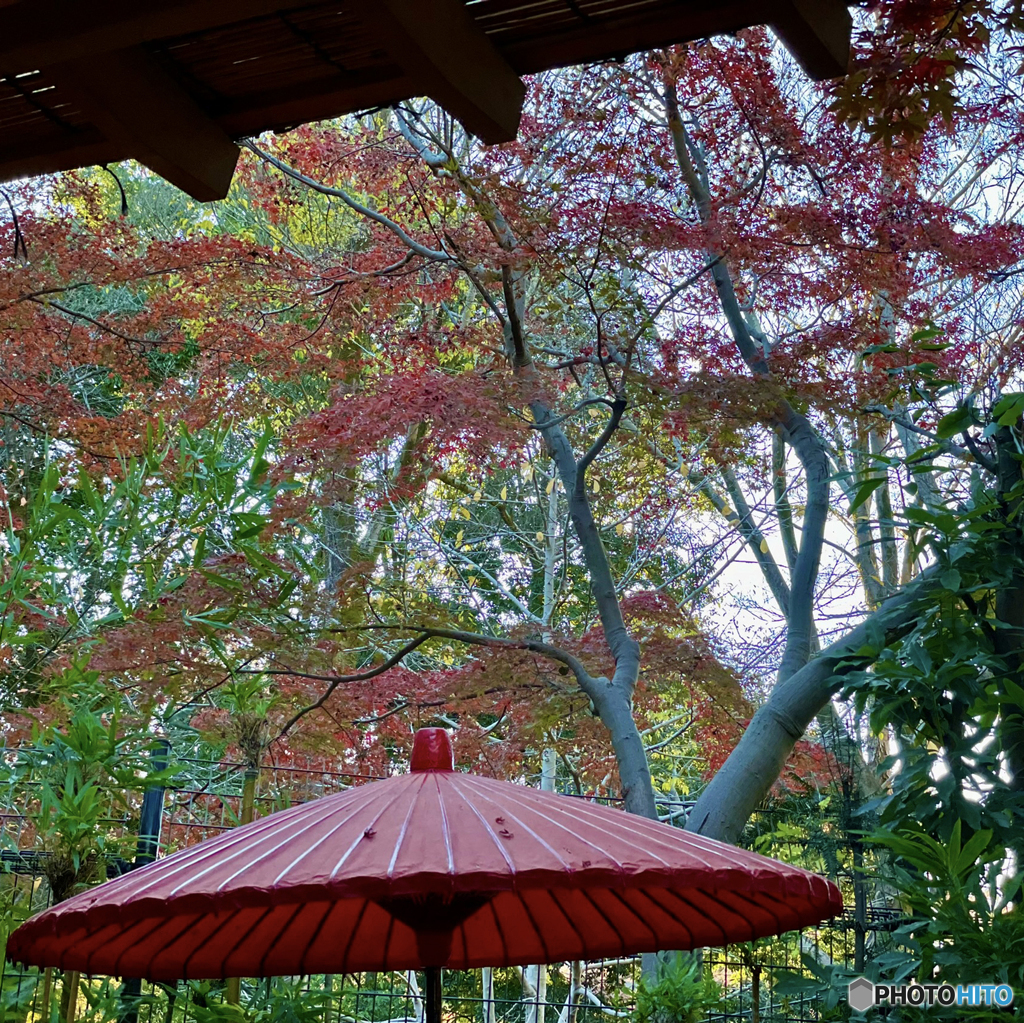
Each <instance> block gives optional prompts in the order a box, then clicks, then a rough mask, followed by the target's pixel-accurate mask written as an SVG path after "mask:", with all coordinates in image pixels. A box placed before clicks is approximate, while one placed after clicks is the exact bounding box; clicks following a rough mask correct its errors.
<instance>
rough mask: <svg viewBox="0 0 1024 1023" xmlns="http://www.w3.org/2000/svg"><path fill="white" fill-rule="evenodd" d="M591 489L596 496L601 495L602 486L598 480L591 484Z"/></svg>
mask: <svg viewBox="0 0 1024 1023" xmlns="http://www.w3.org/2000/svg"><path fill="white" fill-rule="evenodd" d="M590 489H591V490H593V491H594V493H595V494H600V493H601V484H600V482H599V481H598V480H594V482H593V483H591V484H590Z"/></svg>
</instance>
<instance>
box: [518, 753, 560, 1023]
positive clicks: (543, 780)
mask: <svg viewBox="0 0 1024 1023" xmlns="http://www.w3.org/2000/svg"><path fill="white" fill-rule="evenodd" d="M540 763H541V768H540V787H541V791H543V792H554V791H555V770H556V764H555V751H554V750H553V749H546V750H544V752H543V753H542V754H541V761H540ZM525 973H526V976H527V977H528V978H529V983H530V984H531V985H532V987H533V990H534V995H533V1002H532V1003H529V1004H527V1007H526V1023H544V1016H545V1011H544V1010H545V1009H546V1008H547V1000H548V968H547V964H544V965H538V966H527V967H526V970H525Z"/></svg>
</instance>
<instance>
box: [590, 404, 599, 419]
mask: <svg viewBox="0 0 1024 1023" xmlns="http://www.w3.org/2000/svg"><path fill="white" fill-rule="evenodd" d="M600 414H601V413H600V411H599V410H598V409H596V408H594V407H593V406H591V407H590V408H588V409H587V415H588V416H590V418H591V419H597V417H598V416H599V415H600Z"/></svg>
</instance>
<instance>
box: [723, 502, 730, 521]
mask: <svg viewBox="0 0 1024 1023" xmlns="http://www.w3.org/2000/svg"><path fill="white" fill-rule="evenodd" d="M722 514H723V515H724V516H725V517H726V518H727V519H730V518H732V508H730V507H729V506H728V505H725V506H724V507H723V508H722Z"/></svg>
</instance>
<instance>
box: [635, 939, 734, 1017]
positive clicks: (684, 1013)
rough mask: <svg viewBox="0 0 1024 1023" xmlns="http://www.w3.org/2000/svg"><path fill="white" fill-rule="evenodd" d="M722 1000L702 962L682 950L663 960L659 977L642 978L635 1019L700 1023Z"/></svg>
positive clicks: (719, 990) (638, 989) (639, 985)
mask: <svg viewBox="0 0 1024 1023" xmlns="http://www.w3.org/2000/svg"><path fill="white" fill-rule="evenodd" d="M721 1001H722V992H721V989H720V988H719V986H718V984H716V983H715V981H714V979H713V978H712V977H708V976H705V975H704V973H703V971H702V970H701V967H700V965H699V963H697V962H695V961H694V960H693V959H691V958H689V957H686V956H684V955H683V954H682V953H681V952H679V953H676V957H675V959H673V960H670V961H669V962H667V963H664V964H662V966H661V969H660V970H659V972H658V977H657V979H656V980H654V981H653V982H652V981H648V980H647V979H645V978H641V980H640V983H639V984H638V985H637V990H636V1011H635V1012H634V1014H633V1019H634V1021H635V1023H697V1021H698V1020H701V1019H703V1018H704V1015H705V1013H706V1012H707V1010H708V1009H710V1008H712V1007H714V1006H716V1005H718V1004H719V1003H720V1002H721Z"/></svg>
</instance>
